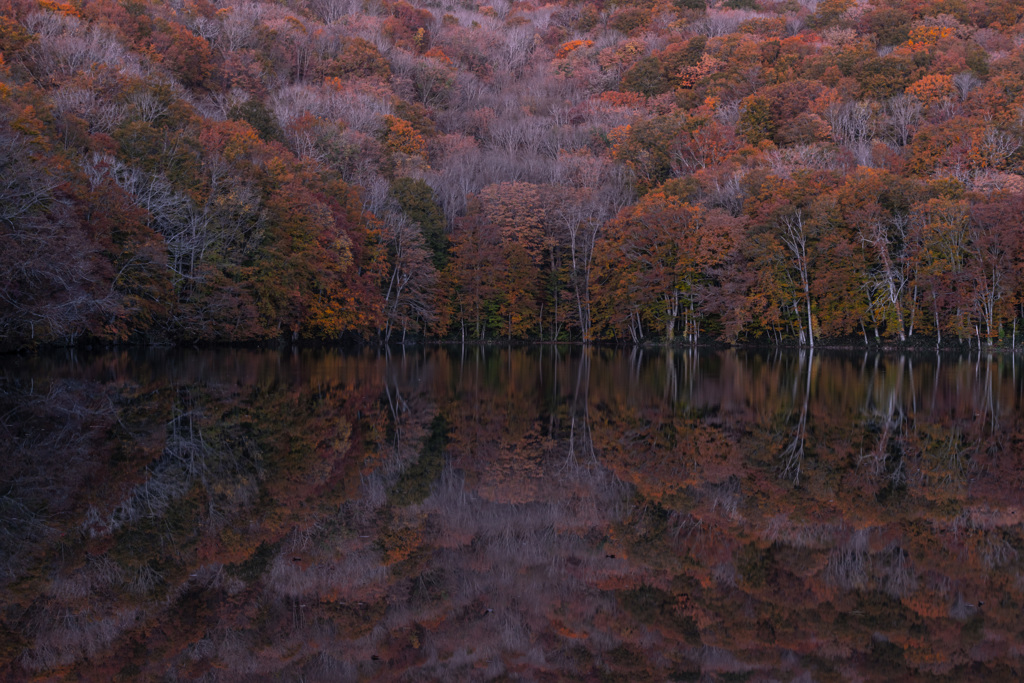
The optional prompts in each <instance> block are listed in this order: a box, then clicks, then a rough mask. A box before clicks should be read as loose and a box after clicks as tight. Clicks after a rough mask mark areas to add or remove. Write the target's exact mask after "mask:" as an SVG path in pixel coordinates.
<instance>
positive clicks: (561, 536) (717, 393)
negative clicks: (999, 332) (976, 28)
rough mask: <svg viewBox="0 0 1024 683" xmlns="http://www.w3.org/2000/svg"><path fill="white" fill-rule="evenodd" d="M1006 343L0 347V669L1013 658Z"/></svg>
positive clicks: (1011, 388)
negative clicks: (20, 351)
mask: <svg viewBox="0 0 1024 683" xmlns="http://www.w3.org/2000/svg"><path fill="white" fill-rule="evenodd" d="M1022 370H1024V368H1017V367H1016V366H1015V363H1014V361H1013V359H1012V358H1011V357H1004V356H998V357H985V356H981V357H978V356H970V357H967V356H960V357H955V356H936V355H920V356H873V355H867V356H865V355H838V354H820V353H819V354H816V355H814V356H810V355H808V354H798V353H782V354H779V353H757V352H733V351H729V352H701V353H685V352H675V353H672V352H657V351H649V350H648V351H642V352H641V351H636V352H628V351H625V352H624V351H612V350H587V351H585V350H582V349H578V348H570V349H557V348H554V347H537V348H530V349H512V350H508V349H498V348H476V347H474V348H466V349H461V348H458V347H452V348H426V349H415V350H406V351H405V352H402V351H398V352H392V353H391V355H390V356H387V355H383V354H381V353H379V352H376V351H374V352H363V353H356V354H345V353H341V352H328V351H302V352H289V353H278V352H260V351H235V350H231V351H228V350H220V351H191V352H182V351H177V352H164V351H146V352H125V353H103V354H95V355H82V354H78V355H61V356H41V357H36V358H7V359H3V360H2V362H0V444H2V445H0V449H2V451H0V678H2V679H4V680H27V679H35V678H37V677H38V678H42V679H46V680H65V679H73V680H206V681H236V680H246V681H249V680H303V681H315V680H325V681H333V680H338V681H346V680H353V681H355V680H409V681H421V680H451V681H464V680H465V681H469V680H540V681H556V680H583V681H641V680H652V681H665V680H730V681H731V680H749V681H767V680H783V681H790V680H803V681H811V680H813V681H831V680H835V681H840V680H865V681H875V680H879V681H882V680H978V681H981V680H986V681H988V680H995V681H1001V680H1019V679H1021V678H1022V676H1024V668H1022V666H1024V664H1022V663H1024V562H1022V557H1021V555H1022V553H1024V527H1022V521H1024V520H1022V516H1024V513H1022V505H1024V467H1022V465H1024V443H1022V439H1024V419H1022V418H1024V411H1022V400H1024V397H1022V391H1024V381H1022V378H1021V375H1022Z"/></svg>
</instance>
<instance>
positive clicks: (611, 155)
mask: <svg viewBox="0 0 1024 683" xmlns="http://www.w3.org/2000/svg"><path fill="white" fill-rule="evenodd" d="M1022 14H1024V13H1022V12H1021V10H1020V8H1019V7H1018V6H1017V5H1016V4H1015V3H1012V2H973V3H971V2H959V1H956V2H947V1H943V2H930V3H929V2H919V3H913V4H910V5H908V4H907V3H902V2H901V3H887V2H878V3H876V4H872V5H863V4H858V3H855V2H852V0H825V1H824V2H813V1H812V0H806V1H803V0H802V1H800V2H789V3H770V2H754V1H753V0H727V2H724V3H722V2H712V3H705V2H703V1H694V0H677V1H676V2H674V3H659V2H653V1H644V2H635V3H628V4H610V3H608V4H606V3H601V2H588V3H576V4H570V3H566V4H558V5H544V6H539V5H535V4H530V3H514V4H512V3H508V2H505V1H504V0H501V1H499V2H495V3H493V4H492V5H472V4H470V5H466V4H460V3H454V2H449V1H441V2H426V1H425V2H420V3H416V4H409V3H407V2H404V1H402V0H399V1H398V2H390V1H388V0H386V1H383V2H377V1H373V2H366V3H356V2H354V1H351V0H310V1H308V2H306V1H303V0H295V1H293V2H287V3H280V4H269V3H260V2H248V3H233V2H221V3H211V2H208V1H207V0H199V1H198V2H185V3H171V4H167V5H160V4H155V3H149V2H145V1H144V0H137V1H135V0H133V2H128V3H116V2H112V0H95V1H94V0H80V1H78V2H68V3H60V2H55V1H51V0H39V1H36V0H3V2H2V3H0V177H2V178H3V181H2V182H0V338H2V340H3V341H2V346H3V347H4V348H7V349H16V348H24V347H31V346H35V345H38V344H46V343H58V344H69V343H76V342H80V341H83V340H91V341H98V342H113V343H123V342H195V341H208V342H217V341H255V340H273V339H285V340H298V339H317V340H325V341H339V340H355V339H362V340H377V341H380V342H384V343H391V342H397V341H411V340H423V339H454V340H467V341H468V340H482V341H486V340H545V341H580V342H586V343H591V342H599V341H618V342H626V343H644V342H648V341H666V342H670V343H685V344H699V343H702V342H706V341H724V342H739V343H744V342H745V343H768V344H801V345H808V346H812V345H814V344H815V343H821V341H822V340H824V341H825V342H835V341H844V342H846V343H849V342H851V341H856V342H858V343H860V341H862V342H863V343H865V344H868V343H879V342H884V343H889V342H915V341H916V340H922V339H923V340H926V342H927V343H935V344H938V345H943V344H950V343H953V344H965V343H966V344H974V345H977V346H979V347H980V346H987V345H993V344H1001V345H1006V346H1013V347H1015V346H1016V331H1017V326H1018V323H1019V322H1020V321H1019V319H1020V318H1021V317H1022V316H1021V313H1022V312H1024V297H1022V295H1024V279H1022V263H1024V260H1022V248H1024V246H1022V243H1021V238H1020V236H1019V232H1020V230H1019V226H1020V216H1021V215H1024V199H1022V197H1024V178H1022V176H1021V171H1022V169H1024V166H1022V164H1024V152H1022V146H1021V143H1022V140H1024V95H1022V93H1024V75H1022V74H1024V47H1022V41H1021V40H1020V35H1021V27H1022V23H1021V21H1022V16H1021V15H1022Z"/></svg>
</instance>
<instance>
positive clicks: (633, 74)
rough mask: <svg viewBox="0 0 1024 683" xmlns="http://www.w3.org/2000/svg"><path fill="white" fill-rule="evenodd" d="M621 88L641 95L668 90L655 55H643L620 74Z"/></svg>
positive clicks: (657, 93)
mask: <svg viewBox="0 0 1024 683" xmlns="http://www.w3.org/2000/svg"><path fill="white" fill-rule="evenodd" d="M622 89H623V90H627V91H630V92H636V93H640V94H641V95H647V96H652V95H660V94H661V93H663V92H665V91H666V90H668V81H667V79H666V78H665V74H664V73H663V69H662V64H661V61H660V60H659V59H658V58H657V57H644V58H643V59H641V60H640V61H639V62H637V63H636V64H634V65H633V66H631V67H630V68H629V70H628V71H626V73H624V74H623V75H622Z"/></svg>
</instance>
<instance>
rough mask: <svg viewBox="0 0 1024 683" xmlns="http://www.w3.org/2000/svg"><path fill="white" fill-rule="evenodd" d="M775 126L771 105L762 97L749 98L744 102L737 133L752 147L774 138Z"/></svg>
mask: <svg viewBox="0 0 1024 683" xmlns="http://www.w3.org/2000/svg"><path fill="white" fill-rule="evenodd" d="M776 128H777V124H776V122H775V117H774V116H773V115H772V111H771V103H770V102H769V101H768V100H767V99H766V98H764V97H750V98H747V99H746V100H745V101H744V105H743V112H742V113H741V114H740V121H739V126H738V131H739V134H740V135H741V136H743V138H744V139H745V140H746V141H747V142H749V143H750V144H752V145H756V144H758V143H759V142H761V141H763V140H771V139H772V138H773V137H774V136H775V131H776Z"/></svg>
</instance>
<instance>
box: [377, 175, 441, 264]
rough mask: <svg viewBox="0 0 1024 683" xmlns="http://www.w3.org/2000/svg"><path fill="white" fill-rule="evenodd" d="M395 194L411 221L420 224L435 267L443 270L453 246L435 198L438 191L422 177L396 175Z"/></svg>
mask: <svg viewBox="0 0 1024 683" xmlns="http://www.w3.org/2000/svg"><path fill="white" fill-rule="evenodd" d="M391 196H392V197H394V198H395V199H396V200H397V201H398V203H399V205H400V206H401V207H402V211H403V212H405V215H406V216H408V217H409V220H411V221H413V222H414V223H416V224H418V225H419V226H420V230H421V231H422V232H423V239H424V241H425V242H426V244H427V247H428V248H429V249H430V253H431V260H432V262H433V264H434V267H435V268H436V269H437V270H438V271H441V270H443V269H444V267H445V266H446V265H447V263H448V255H449V254H448V252H449V248H450V245H449V240H448V236H447V235H446V234H445V219H444V214H443V213H442V212H441V207H439V206H438V205H437V203H436V202H435V201H434V191H433V190H432V189H430V186H429V185H427V184H426V182H424V181H423V180H420V179H418V178H396V179H395V180H394V181H393V182H392V183H391Z"/></svg>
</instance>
